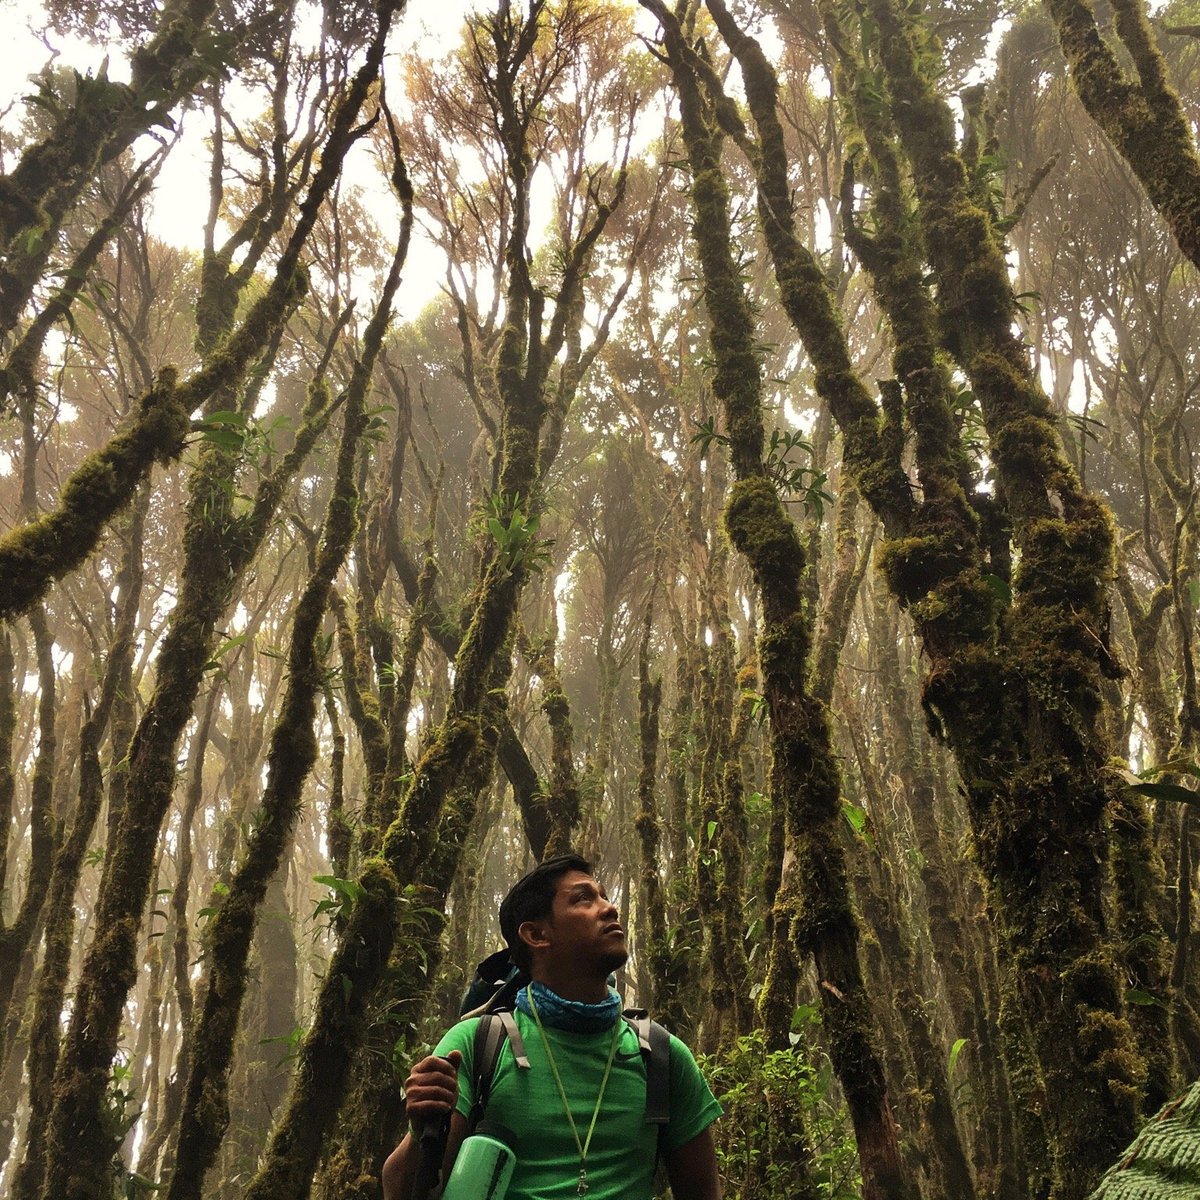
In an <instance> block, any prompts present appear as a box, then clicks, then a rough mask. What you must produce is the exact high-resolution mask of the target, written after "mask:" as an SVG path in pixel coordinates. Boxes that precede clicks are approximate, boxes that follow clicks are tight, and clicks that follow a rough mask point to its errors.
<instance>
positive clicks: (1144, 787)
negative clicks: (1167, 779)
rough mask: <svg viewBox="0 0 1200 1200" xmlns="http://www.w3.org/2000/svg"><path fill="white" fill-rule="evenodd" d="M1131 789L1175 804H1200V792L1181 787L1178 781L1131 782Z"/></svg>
mask: <svg viewBox="0 0 1200 1200" xmlns="http://www.w3.org/2000/svg"><path fill="white" fill-rule="evenodd" d="M1129 790H1130V791H1131V792H1136V793H1137V794H1138V795H1139V796H1148V797H1149V798H1150V799H1151V800H1170V801H1172V802H1174V803H1175V804H1195V805H1197V806H1200V792H1193V791H1192V790H1191V788H1185V787H1180V786H1179V784H1177V783H1131V784H1130V785H1129Z"/></svg>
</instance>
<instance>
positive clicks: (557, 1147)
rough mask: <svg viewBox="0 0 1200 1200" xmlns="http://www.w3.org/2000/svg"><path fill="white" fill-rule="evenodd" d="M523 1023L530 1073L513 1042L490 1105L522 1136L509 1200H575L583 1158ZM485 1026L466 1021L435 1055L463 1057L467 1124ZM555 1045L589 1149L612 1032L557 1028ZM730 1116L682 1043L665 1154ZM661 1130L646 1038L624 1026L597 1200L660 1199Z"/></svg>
mask: <svg viewBox="0 0 1200 1200" xmlns="http://www.w3.org/2000/svg"><path fill="white" fill-rule="evenodd" d="M515 1016H516V1021H517V1028H518V1029H519V1030H520V1032H521V1037H522V1038H523V1039H524V1042H525V1053H526V1055H527V1056H528V1058H529V1069H528V1070H521V1069H518V1068H517V1065H516V1061H515V1059H514V1058H513V1053H512V1047H511V1046H509V1044H508V1041H507V1039H505V1042H504V1046H503V1048H502V1049H501V1051H500V1059H499V1061H498V1062H497V1063H496V1073H495V1075H494V1076H493V1077H492V1092H491V1096H490V1097H489V1098H488V1106H487V1118H488V1120H490V1121H499V1122H500V1124H502V1125H506V1126H508V1128H509V1129H511V1130H512V1131H513V1132H514V1133H515V1134H516V1135H517V1145H516V1155H517V1162H516V1166H515V1168H514V1170H513V1177H512V1181H511V1182H510V1184H509V1186H508V1192H507V1196H506V1200H569V1198H570V1197H574V1196H575V1195H576V1189H577V1187H578V1186H579V1151H578V1150H577V1149H576V1147H575V1139H574V1138H573V1137H572V1136H571V1127H570V1125H569V1124H568V1122H567V1119H566V1115H565V1114H564V1112H563V1104H562V1098H561V1097H560V1095H559V1092H558V1087H557V1085H556V1084H555V1082H554V1073H553V1072H552V1071H551V1069H550V1063H549V1062H548V1060H547V1058H546V1047H545V1045H544V1044H543V1042H542V1036H541V1034H540V1032H539V1031H538V1027H537V1025H536V1024H535V1023H534V1021H533V1019H532V1018H531V1017H528V1016H526V1015H525V1014H524V1013H522V1012H517V1013H516V1014H515ZM478 1024H479V1018H478V1017H472V1018H471V1019H470V1020H467V1021H460V1022H459V1023H458V1024H457V1025H455V1026H454V1028H453V1029H450V1030H449V1031H448V1032H447V1033H446V1034H445V1036H444V1037H443V1038H442V1040H441V1041H440V1042H438V1044H437V1048H436V1050H435V1051H434V1053H435V1054H437V1055H439V1056H442V1057H444V1056H445V1055H447V1054H449V1052H450V1051H451V1050H459V1051H461V1052H462V1056H463V1061H462V1066H461V1067H459V1071H458V1104H457V1108H458V1111H459V1112H460V1113H461V1114H462V1115H463V1116H464V1117H467V1116H469V1115H470V1112H471V1105H472V1104H473V1103H474V1099H475V1097H474V1093H473V1089H472V1086H471V1081H472V1077H473V1074H474V1072H473V1064H472V1057H473V1051H474V1046H475V1027H476V1026H477V1025H478ZM546 1036H547V1037H548V1038H549V1039H550V1046H551V1049H552V1051H553V1053H554V1061H555V1062H556V1063H557V1064H558V1069H559V1072H560V1074H561V1075H562V1082H563V1087H564V1089H565V1090H566V1093H567V1099H568V1101H569V1102H570V1105H571V1115H572V1116H573V1117H574V1119H575V1128H576V1129H577V1130H578V1131H579V1140H580V1142H584V1141H586V1139H587V1131H588V1126H589V1124H590V1123H591V1120H592V1112H593V1110H594V1108H595V1106H596V1094H597V1092H598V1091H599V1089H600V1083H601V1080H602V1079H603V1078H604V1064H605V1062H606V1061H607V1059H608V1051H609V1047H610V1045H611V1044H612V1032H611V1031H610V1030H605V1031H603V1032H601V1033H566V1032H564V1031H563V1030H559V1029H547V1030H546ZM720 1115H721V1106H720V1104H718V1103H717V1101H716V1099H715V1098H714V1097H713V1094H712V1092H711V1091H710V1090H709V1087H708V1084H707V1083H706V1082H705V1080H704V1076H703V1075H701V1074H700V1069H699V1068H698V1067H697V1066H696V1060H695V1059H694V1058H693V1057H692V1053H691V1051H690V1050H689V1049H688V1048H687V1047H686V1046H685V1045H684V1044H683V1043H682V1042H681V1041H680V1040H679V1039H678V1038H677V1037H674V1036H672V1037H671V1120H670V1123H669V1124H668V1125H667V1127H666V1130H665V1132H664V1134H663V1153H664V1155H665V1154H670V1153H671V1152H672V1151H673V1150H677V1149H678V1148H679V1147H680V1146H683V1145H685V1144H686V1143H687V1142H690V1141H691V1140H692V1138H694V1137H695V1136H696V1135H697V1134H698V1133H701V1132H702V1131H703V1130H705V1129H707V1128H708V1126H709V1125H710V1124H712V1122H713V1121H714V1120H716V1118H717V1117H719V1116H720ZM658 1131H659V1126H658V1125H650V1124H647V1122H646V1067H645V1064H644V1062H643V1061H642V1053H641V1050H640V1049H639V1048H638V1039H637V1034H636V1033H635V1032H634V1031H633V1030H632V1029H631V1028H630V1027H629V1025H628V1024H624V1023H623V1026H622V1033H621V1037H620V1040H619V1042H618V1043H617V1053H616V1058H615V1059H614V1060H613V1067H612V1075H611V1076H610V1078H609V1081H608V1087H607V1088H606V1089H605V1091H604V1102H603V1103H602V1105H601V1107H600V1115H599V1116H598V1117H597V1119H596V1132H595V1133H594V1134H593V1135H592V1144H591V1148H590V1149H589V1151H588V1156H587V1180H588V1200H650V1198H651V1197H652V1196H653V1194H654V1168H655V1158H656V1153H657V1143H658Z"/></svg>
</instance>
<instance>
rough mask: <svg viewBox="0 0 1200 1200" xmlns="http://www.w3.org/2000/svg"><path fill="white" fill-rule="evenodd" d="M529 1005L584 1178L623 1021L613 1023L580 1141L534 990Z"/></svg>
mask: <svg viewBox="0 0 1200 1200" xmlns="http://www.w3.org/2000/svg"><path fill="white" fill-rule="evenodd" d="M529 1005H530V1007H531V1008H532V1009H533V1019H534V1020H535V1021H536V1022H537V1027H538V1033H540V1034H541V1035H542V1045H543V1046H545V1048H546V1058H547V1060H548V1061H549V1063H550V1070H551V1072H552V1073H553V1075H554V1082H555V1083H556V1084H558V1094H559V1097H560V1098H561V1100H562V1105H563V1112H565V1113H566V1114H567V1123H568V1124H569V1125H570V1126H571V1136H572V1137H573V1138H574V1139H575V1149H576V1150H578V1151H579V1174H580V1178H581V1180H582V1179H583V1178H584V1177H585V1174H586V1169H587V1156H588V1151H589V1150H590V1149H591V1148H592V1134H593V1133H595V1131H596V1120H597V1118H598V1117H599V1116H600V1105H601V1103H602V1102H603V1100H604V1092H605V1090H606V1089H607V1088H608V1077H609V1076H610V1075H611V1074H612V1065H613V1059H615V1058H616V1056H617V1042H618V1041H619V1040H620V1037H621V1021H620V1018H618V1019H617V1021H616V1022H615V1024H614V1025H613V1036H612V1044H611V1045H610V1046H609V1048H608V1062H606V1063H605V1064H604V1078H603V1079H602V1080H601V1081H600V1091H599V1092H598V1093H597V1094H596V1107H595V1108H594V1109H592V1122H591V1124H590V1125H589V1126H588V1131H587V1138H586V1140H585V1141H583V1142H580V1140H579V1130H578V1129H576V1127H575V1118H574V1117H573V1116H572V1115H571V1105H570V1104H569V1103H568V1101H567V1090H566V1088H564V1087H563V1081H562V1076H561V1075H560V1074H559V1073H558V1063H556V1062H555V1061H554V1051H552V1050H551V1049H550V1039H549V1038H548V1037H547V1036H546V1028H545V1026H544V1025H543V1024H542V1018H541V1014H539V1012H538V1010H537V1002H536V1001H535V1000H534V998H533V993H532V992H530V994H529Z"/></svg>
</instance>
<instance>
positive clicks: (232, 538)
mask: <svg viewBox="0 0 1200 1200" xmlns="http://www.w3.org/2000/svg"><path fill="white" fill-rule="evenodd" d="M399 7H400V2H399V0H381V2H380V4H379V6H378V8H377V9H376V17H377V22H378V24H377V26H376V28H375V29H374V30H373V33H372V37H371V40H370V42H369V43H368V46H367V49H366V52H365V55H364V60H363V63H362V65H361V66H360V67H359V69H358V71H357V72H356V73H355V75H354V77H353V79H352V80H351V82H350V84H349V85H348V87H347V88H346V90H345V92H344V93H343V95H342V97H341V100H340V102H339V104H338V107H337V110H336V112H335V115H334V118H333V121H332V125H331V130H330V133H329V136H328V137H327V139H326V142H325V146H324V153H323V155H322V158H321V164H320V167H319V168H318V170H317V171H316V173H315V175H314V177H313V180H312V183H311V184H310V186H309V189H308V192H307V194H306V196H305V198H304V201H303V203H302V204H301V205H300V209H299V212H298V214H297V219H296V224H295V226H294V228H293V231H292V234H291V236H290V238H289V241H288V243H287V245H286V247H285V249H284V251H283V253H282V254H281V256H280V259H279V262H278V266H277V270H276V274H275V276H274V278H273V279H272V282H271V284H270V285H269V286H268V288H267V289H266V291H265V292H264V295H263V297H262V298H260V300H259V301H258V302H256V303H255V305H253V306H252V308H251V310H250V312H249V313H248V314H247V317H246V319H245V320H244V321H243V322H242V324H241V325H240V326H239V328H238V330H237V331H235V333H234V334H233V335H232V336H231V337H230V339H229V341H228V342H226V343H224V344H222V345H220V346H218V347H217V349H216V350H215V351H214V352H213V353H212V355H210V357H209V360H208V361H207V362H206V364H205V366H204V367H202V368H201V370H200V371H199V372H197V375H196V376H194V377H193V378H192V380H189V384H188V385H185V386H184V387H181V389H180V392H181V394H183V395H186V397H187V398H186V399H185V400H184V404H185V406H186V405H188V404H189V401H191V402H193V403H198V402H199V401H200V400H202V399H205V398H207V396H208V395H210V394H212V392H213V391H214V390H216V389H217V388H218V387H226V388H236V387H237V386H238V384H239V383H240V382H241V380H242V379H243V378H244V373H245V370H246V368H247V367H248V365H249V363H250V362H251V361H252V360H253V359H254V358H255V357H256V356H258V355H260V354H261V353H262V351H263V348H264V347H266V346H267V345H269V344H270V342H271V338H272V334H273V332H274V330H275V329H276V328H277V326H278V323H279V322H281V321H282V320H283V319H284V318H285V316H286V314H287V313H288V312H289V311H290V307H291V305H292V304H293V303H294V302H295V299H296V297H297V296H298V288H297V280H298V279H299V278H301V275H300V273H299V272H298V269H297V264H298V261H299V257H300V254H301V252H302V250H303V247H304V245H305V243H306V240H307V238H308V235H309V234H310V233H311V231H312V228H313V225H314V224H315V222H316V219H317V215H318V212H319V210H320V208H321V206H322V205H323V204H324V203H325V201H326V200H327V199H328V197H329V195H330V193H331V191H332V189H333V186H334V184H335V182H336V180H337V178H338V174H339V172H340V169H341V164H342V160H343V159H344V157H345V155H346V153H347V152H348V151H349V148H350V147H351V145H352V144H353V143H354V141H355V140H356V139H357V138H358V137H359V136H361V133H362V131H361V130H359V129H356V125H355V123H356V121H357V119H358V114H359V111H360V110H361V107H362V105H363V104H364V103H365V101H366V99H367V96H368V93H369V91H370V88H371V87H372V86H373V84H374V82H375V80H376V79H377V77H378V73H379V67H380V63H381V61H382V58H383V51H384V46H385V43H386V40H387V35H388V31H389V28H390V25H391V21H392V18H393V16H394V15H395V13H396V12H397V11H398V9H399ZM310 408H311V406H310ZM321 418H322V413H321V412H319V411H318V412H312V411H310V412H309V413H308V414H307V415H306V426H305V428H302V430H301V431H300V433H299V434H298V435H297V447H300V446H301V444H302V443H303V441H304V439H305V438H306V436H308V434H309V433H310V432H311V430H312V428H313V427H314V426H315V427H317V428H319V427H320V426H321V425H322V424H323V422H322V419H321ZM311 436H312V437H313V438H315V436H316V435H315V433H312V435H311ZM309 446H311V442H310V443H309ZM295 449H296V448H294V450H295ZM306 452H307V450H304V452H303V453H299V454H298V456H297V455H295V454H290V455H289V456H287V457H286V458H285V462H286V463H287V464H288V466H289V467H290V469H291V470H295V469H296V468H297V467H298V466H299V463H300V462H301V461H302V460H303V456H304V453H306ZM227 473H228V459H227V457H226V456H225V455H223V454H222V453H221V452H220V451H219V450H218V449H217V448H215V447H207V448H206V450H205V451H204V452H202V456H201V462H200V464H199V465H198V467H197V469H196V471H195V473H194V475H193V479H192V494H191V498H190V501H189V505H188V515H187V523H186V526H185V532H184V565H183V570H182V581H181V585H180V589H179V599H178V602H177V604H176V607H175V610H174V611H173V613H172V616H171V622H170V628H169V630H168V632H167V635H166V637H165V639H164V641H163V645H162V649H161V652H160V654H159V658H158V675H157V681H156V684H155V690H154V695H153V697H152V699H151V701H150V703H149V705H148V707H147V710H146V712H145V714H144V716H143V718H142V720H141V722H140V723H139V726H138V730H137V733H136V735H135V737H134V740H133V744H132V746H131V748H130V752H129V764H130V766H129V780H128V789H127V794H126V804H125V808H124V811H123V813H122V815H121V819H120V822H119V825H118V827H117V830H116V836H115V838H114V839H113V842H112V844H111V845H110V850H109V853H108V855H107V856H106V858H105V864H104V874H103V877H102V880H101V885H100V896H99V901H98V905H97V920H96V930H97V932H96V936H95V938H94V940H93V941H92V943H91V945H90V947H89V948H88V951H87V953H86V955H85V960H84V966H83V970H82V972H81V975H80V980H79V985H78V987H77V990H76V997H75V1005H74V1008H73V1011H72V1019H71V1023H70V1025H69V1027H68V1030H67V1036H66V1040H65V1042H64V1052H63V1054H62V1055H61V1056H60V1061H59V1069H58V1071H57V1072H56V1076H55V1082H54V1090H55V1097H54V1109H53V1113H52V1117H51V1122H50V1128H49V1132H48V1143H47V1162H48V1170H47V1178H46V1184H45V1188H44V1192H45V1194H47V1195H53V1196H56V1197H60V1198H62V1200H76V1198H78V1200H83V1198H85V1197H87V1198H89V1200H100V1197H101V1196H102V1195H103V1194H104V1190H105V1187H106V1182H105V1181H106V1172H107V1165H108V1163H109V1161H110V1159H111V1155H112V1152H113V1149H114V1143H113V1140H112V1139H113V1133H112V1130H111V1129H110V1128H107V1127H106V1124H105V1122H104V1120H103V1116H102V1114H103V1112H104V1106H105V1092H106V1088H107V1085H108V1078H109V1071H110V1067H111V1063H112V1061H113V1057H114V1055H115V1053H116V1050H117V1044H118V1037H119V1033H120V1024H121V1018H122V1013H123V1010H124V1004H125V1000H126V998H127V996H128V993H129V990H130V988H131V987H132V985H133V983H134V980H135V978H136V969H137V968H136V961H137V931H138V927H139V924H140V920H141V914H142V910H143V908H144V905H145V901H146V896H147V889H148V888H149V886H150V877H151V871H152V865H153V861H154V852H155V846H156V844H157V842H158V837H159V833H160V830H161V827H162V822H163V819H164V817H165V815H166V811H167V808H168V806H169V804H170V800H171V795H172V791H173V785H174V779H175V751H176V746H177V744H178V740H179V737H180V736H181V734H182V731H183V728H184V726H185V725H186V723H187V721H188V719H189V717H190V715H191V711H192V707H193V704H194V701H195V697H196V693H197V690H198V688H199V685H200V681H201V678H202V677H203V673H204V664H205V663H206V662H208V661H209V659H210V657H211V649H212V644H213V639H214V631H215V628H216V624H217V622H218V621H219V620H220V618H221V615H222V614H223V613H224V612H225V610H226V608H227V607H228V605H229V603H230V600H231V598H232V596H233V593H234V589H235V588H236V586H237V583H238V580H239V579H240V578H241V575H242V572H243V571H244V570H245V569H246V566H247V565H248V563H249V562H250V560H251V559H252V557H253V555H254V554H255V553H256V551H257V549H258V546H259V544H260V543H261V539H262V538H263V537H264V536H265V534H266V532H267V529H268V528H269V525H270V520H271V518H272V516H273V513H274V511H275V509H276V507H277V505H278V503H279V500H280V498H281V496H282V492H283V488H284V487H285V486H286V484H287V481H288V478H289V476H288V475H287V474H282V475H281V474H280V473H279V471H278V470H277V472H276V473H275V474H274V475H272V476H269V477H268V478H267V479H266V480H264V481H263V484H262V485H261V486H260V489H259V494H258V496H257V497H256V502H255V506H254V509H253V510H252V512H251V513H250V514H248V515H247V516H246V517H244V518H242V519H241V520H240V521H232V520H231V519H230V518H231V515H232V514H231V513H230V512H229V508H228V493H229V489H228V488H227V486H225V485H226V482H227V480H226V476H227Z"/></svg>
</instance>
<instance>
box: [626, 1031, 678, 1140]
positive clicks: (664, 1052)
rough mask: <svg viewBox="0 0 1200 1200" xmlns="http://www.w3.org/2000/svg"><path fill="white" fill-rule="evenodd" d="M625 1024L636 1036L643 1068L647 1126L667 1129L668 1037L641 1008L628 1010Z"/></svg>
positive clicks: (668, 1113) (669, 1104)
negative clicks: (627, 1024)
mask: <svg viewBox="0 0 1200 1200" xmlns="http://www.w3.org/2000/svg"><path fill="white" fill-rule="evenodd" d="M625 1020H626V1021H628V1022H629V1024H630V1026H631V1027H632V1029H633V1031H634V1033H636V1034H637V1039H638V1048H639V1049H640V1050H641V1052H642V1060H643V1062H645V1064H646V1123H647V1124H648V1125H666V1124H668V1123H669V1122H670V1120H671V1035H670V1034H669V1033H668V1032H667V1031H666V1029H664V1028H663V1026H661V1025H660V1024H659V1023H658V1022H657V1021H652V1020H650V1015H649V1013H647V1012H646V1010H645V1009H644V1008H627V1009H626V1010H625Z"/></svg>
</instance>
